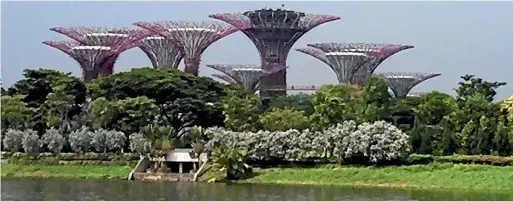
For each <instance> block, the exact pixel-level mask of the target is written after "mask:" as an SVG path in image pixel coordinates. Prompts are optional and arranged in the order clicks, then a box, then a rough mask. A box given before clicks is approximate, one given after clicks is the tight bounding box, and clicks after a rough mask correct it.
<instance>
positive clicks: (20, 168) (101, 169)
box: [1, 164, 133, 180]
mask: <svg viewBox="0 0 513 201" xmlns="http://www.w3.org/2000/svg"><path fill="white" fill-rule="evenodd" d="M132 168H133V167H130V166H126V165H125V166H121V165H71V164H68V165H45V164H29V165H26V164H2V165H1V176H2V177H42V178H69V179H125V180H126V179H127V178H128V174H129V173H130V171H132Z"/></svg>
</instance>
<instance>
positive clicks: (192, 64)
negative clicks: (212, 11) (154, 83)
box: [134, 21, 238, 76]
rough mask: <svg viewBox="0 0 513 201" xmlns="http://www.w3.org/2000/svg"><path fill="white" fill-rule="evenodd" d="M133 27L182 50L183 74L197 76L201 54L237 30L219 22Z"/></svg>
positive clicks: (157, 23)
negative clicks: (155, 35) (167, 40)
mask: <svg viewBox="0 0 513 201" xmlns="http://www.w3.org/2000/svg"><path fill="white" fill-rule="evenodd" d="M134 25H135V26H138V27H141V28H143V29H147V30H149V31H151V32H153V33H154V34H158V35H161V36H164V37H165V38H166V39H169V40H171V41H173V42H176V45H177V46H180V47H181V48H183V54H184V64H185V70H184V71H185V72H188V73H192V74H193V75H196V76H197V75H198V73H199V64H200V60H201V54H203V52H204V51H205V50H206V49H207V48H208V47H209V46H210V45H211V44H213V43H214V42H216V41H218V40H219V39H221V38H223V37H225V36H227V35H230V34H232V33H233V32H236V31H238V29H237V28H235V27H233V26H230V25H229V24H226V23H220V22H203V21H200V22H186V21H162V22H135V23H134Z"/></svg>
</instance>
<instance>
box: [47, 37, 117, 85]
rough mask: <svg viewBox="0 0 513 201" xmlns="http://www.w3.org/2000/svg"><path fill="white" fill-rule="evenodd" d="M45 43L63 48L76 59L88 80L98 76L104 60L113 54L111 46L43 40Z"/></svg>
mask: <svg viewBox="0 0 513 201" xmlns="http://www.w3.org/2000/svg"><path fill="white" fill-rule="evenodd" d="M43 44H45V45H48V46H51V47H54V48H56V49H58V50H61V51H62V52H64V53H66V54H68V55H69V56H70V57H71V58H73V59H75V60H76V61H77V62H78V63H79V64H80V67H81V68H82V75H83V79H84V81H86V82H87V81H89V80H91V79H95V78H97V77H98V75H99V74H100V65H101V63H102V61H105V60H106V59H107V60H108V57H109V56H111V55H112V52H111V47H107V46H85V45H82V44H80V43H79V42H76V41H43Z"/></svg>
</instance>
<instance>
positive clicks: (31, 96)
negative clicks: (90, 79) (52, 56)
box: [7, 69, 86, 107]
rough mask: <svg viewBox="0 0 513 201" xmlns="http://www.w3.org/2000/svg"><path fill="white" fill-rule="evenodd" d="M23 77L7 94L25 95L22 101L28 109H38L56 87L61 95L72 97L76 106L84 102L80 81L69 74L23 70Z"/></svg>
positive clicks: (47, 70)
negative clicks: (59, 87) (61, 92)
mask: <svg viewBox="0 0 513 201" xmlns="http://www.w3.org/2000/svg"><path fill="white" fill-rule="evenodd" d="M23 77H24V78H23V79H21V80H19V81H17V82H16V83H14V84H13V85H12V86H11V87H10V88H9V89H8V92H7V93H8V94H9V95H16V94H20V95H25V98H24V99H23V101H24V102H26V103H27V104H28V106H29V107H39V106H40V105H41V104H43V103H44V102H45V101H46V99H47V96H48V94H49V93H52V91H53V88H54V87H57V86H61V87H62V89H61V90H62V91H63V93H65V94H67V95H71V96H73V97H74V98H75V103H76V104H82V103H83V102H84V101H85V95H86V88H85V86H84V84H83V83H82V82H81V81H80V79H79V78H76V77H73V76H71V73H62V72H59V71H56V70H52V69H25V70H24V71H23Z"/></svg>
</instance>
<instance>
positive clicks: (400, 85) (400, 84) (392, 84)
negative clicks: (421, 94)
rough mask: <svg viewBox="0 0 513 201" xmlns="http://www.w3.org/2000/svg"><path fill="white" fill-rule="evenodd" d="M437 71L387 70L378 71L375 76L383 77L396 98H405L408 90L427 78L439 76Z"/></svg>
mask: <svg viewBox="0 0 513 201" xmlns="http://www.w3.org/2000/svg"><path fill="white" fill-rule="evenodd" d="M440 75H441V74H439V73H407V72H387V73H378V74H377V76H378V77H379V78H381V79H383V80H384V81H385V82H386V83H387V85H388V87H389V88H390V89H391V90H392V92H394V95H395V97H396V98H405V97H406V96H407V95H408V93H409V92H410V90H411V89H412V88H413V87H415V86H417V85H418V84H420V83H421V82H424V81H426V80H428V79H431V78H434V77H437V76H440Z"/></svg>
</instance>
